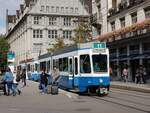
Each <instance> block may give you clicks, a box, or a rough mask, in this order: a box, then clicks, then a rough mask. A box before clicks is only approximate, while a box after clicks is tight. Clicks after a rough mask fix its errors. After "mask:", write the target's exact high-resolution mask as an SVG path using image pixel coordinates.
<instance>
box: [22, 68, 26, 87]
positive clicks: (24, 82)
mask: <svg viewBox="0 0 150 113" xmlns="http://www.w3.org/2000/svg"><path fill="white" fill-rule="evenodd" d="M21 79H22V82H23V87H25V86H26V69H23V70H22V74H21Z"/></svg>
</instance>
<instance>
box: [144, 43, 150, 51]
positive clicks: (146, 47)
mask: <svg viewBox="0 0 150 113" xmlns="http://www.w3.org/2000/svg"><path fill="white" fill-rule="evenodd" d="M143 51H150V42H146V43H143Z"/></svg>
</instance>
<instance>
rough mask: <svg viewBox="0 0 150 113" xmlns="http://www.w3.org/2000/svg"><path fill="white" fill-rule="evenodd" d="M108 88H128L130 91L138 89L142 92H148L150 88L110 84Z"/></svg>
mask: <svg viewBox="0 0 150 113" xmlns="http://www.w3.org/2000/svg"><path fill="white" fill-rule="evenodd" d="M110 88H117V89H124V90H130V91H138V92H143V93H150V88H143V87H133V86H125V85H116V84H111V85H110Z"/></svg>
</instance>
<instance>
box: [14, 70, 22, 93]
mask: <svg viewBox="0 0 150 113" xmlns="http://www.w3.org/2000/svg"><path fill="white" fill-rule="evenodd" d="M13 76H14V80H13V88H14V90H15V92H18V94H19V95H20V94H21V89H20V87H19V86H20V85H19V83H20V80H21V78H20V72H19V71H18V72H17V73H16V71H15V70H14V72H13Z"/></svg>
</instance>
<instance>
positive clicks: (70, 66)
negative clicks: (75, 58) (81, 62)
mask: <svg viewBox="0 0 150 113" xmlns="http://www.w3.org/2000/svg"><path fill="white" fill-rule="evenodd" d="M69 72H70V74H72V73H73V68H72V59H69Z"/></svg>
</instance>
